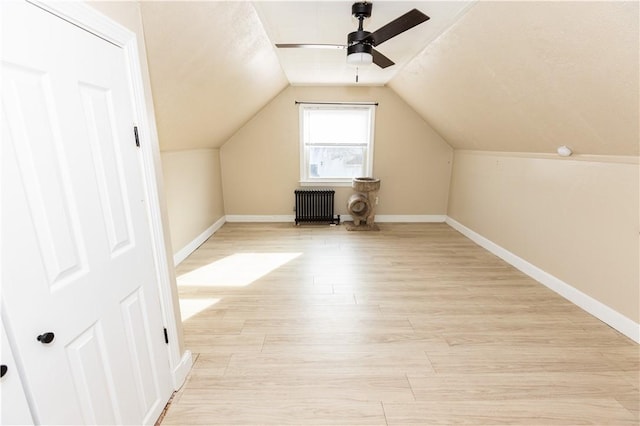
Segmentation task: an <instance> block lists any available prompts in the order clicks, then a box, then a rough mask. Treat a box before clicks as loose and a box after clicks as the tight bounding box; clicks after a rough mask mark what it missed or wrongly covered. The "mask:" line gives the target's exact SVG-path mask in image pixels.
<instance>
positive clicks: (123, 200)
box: [80, 84, 134, 256]
mask: <svg viewBox="0 0 640 426" xmlns="http://www.w3.org/2000/svg"><path fill="white" fill-rule="evenodd" d="M80 96H81V98H82V105H83V110H84V117H85V119H86V126H87V130H88V133H89V145H90V146H91V154H92V156H93V162H94V166H95V171H96V181H97V184H98V191H99V195H100V202H101V206H102V213H103V215H104V223H105V225H106V230H107V236H108V240H109V247H110V251H111V255H112V256H116V255H118V253H122V252H124V251H126V250H127V248H130V247H132V246H133V244H134V243H133V241H132V240H131V234H132V233H131V210H130V208H129V205H128V204H127V197H126V194H127V188H126V186H125V185H124V176H123V166H122V156H121V153H120V152H116V148H117V145H114V144H113V143H111V141H112V140H113V139H114V138H115V135H117V127H116V122H115V117H114V114H113V111H114V108H113V98H112V96H111V92H110V91H109V89H108V88H104V87H92V86H89V85H87V84H81V85H80Z"/></svg>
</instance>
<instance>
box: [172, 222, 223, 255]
mask: <svg viewBox="0 0 640 426" xmlns="http://www.w3.org/2000/svg"><path fill="white" fill-rule="evenodd" d="M224 223H225V216H222V217H221V218H220V219H218V220H217V221H216V222H215V223H214V224H213V225H211V226H210V227H208V228H207V229H205V231H204V232H203V233H202V234H200V235H198V236H197V237H196V238H194V239H193V241H191V242H190V243H189V244H187V245H186V246H184V247H182V248H181V249H180V250H179V251H178V252H177V253H175V254H174V255H173V264H174V266H177V265H178V264H179V263H180V262H182V261H183V260H185V259H186V258H187V257H188V256H189V255H190V254H191V253H193V252H194V251H195V250H196V249H197V248H198V247H200V246H201V245H202V243H204V242H205V241H207V239H208V238H209V237H210V236H212V235H213V234H214V233H215V232H216V231H217V230H218V229H220V228H222V225H224Z"/></svg>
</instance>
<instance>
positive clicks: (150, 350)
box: [0, 2, 172, 424]
mask: <svg viewBox="0 0 640 426" xmlns="http://www.w3.org/2000/svg"><path fill="white" fill-rule="evenodd" d="M2 12H3V13H2V52H1V56H2V63H1V66H2V69H1V72H2V87H1V93H0V96H1V100H2V117H1V120H2V121H1V123H0V124H1V125H2V149H1V152H0V157H1V167H2V173H1V179H2V180H1V189H0V191H1V198H2V217H1V221H2V226H1V234H0V235H1V237H0V239H1V248H0V251H1V258H2V264H1V268H2V283H1V285H2V297H3V303H2V305H3V308H4V309H5V312H4V313H3V318H4V319H5V321H6V322H5V327H6V328H7V329H8V334H9V340H10V342H11V344H12V347H13V349H14V352H13V353H14V355H15V357H16V359H17V360H18V362H19V363H20V364H21V366H22V372H23V379H24V383H23V384H24V386H25V389H26V392H27V397H28V399H29V401H30V404H31V411H32V414H33V417H34V420H35V421H36V422H39V423H46V424H80V423H99V424H122V423H128V424H142V423H145V424H149V423H153V422H154V421H155V420H156V418H157V416H158V415H159V414H160V413H161V411H162V409H163V407H164V405H165V403H166V401H167V400H168V398H169V396H170V393H171V390H172V385H171V379H170V375H169V373H170V371H169V360H168V351H167V347H166V344H165V342H164V336H163V326H162V319H161V318H162V317H161V311H160V302H159V295H158V291H159V290H158V288H157V285H156V275H155V269H154V258H153V254H152V245H151V234H150V232H151V231H150V226H149V220H148V210H147V208H146V206H145V191H144V186H143V177H142V170H141V158H140V155H141V154H140V152H139V148H137V147H136V144H135V139H134V133H133V126H134V122H133V100H132V99H133V98H132V94H131V84H130V83H131V81H130V75H129V69H130V68H129V66H128V63H127V58H126V56H125V54H124V51H123V49H122V48H120V47H117V46H115V45H113V44H111V43H109V42H107V41H105V40H103V39H101V38H99V37H97V36H95V35H93V34H91V33H89V32H87V31H85V30H83V29H80V28H79V27H77V26H75V25H72V24H70V23H68V22H66V21H64V20H62V19H60V18H58V17H56V16H54V15H52V14H50V13H48V12H46V11H43V10H41V9H40V8H38V7H36V6H33V5H31V4H27V3H23V2H3V4H2ZM7 322H8V323H7ZM45 333H53V335H54V336H53V340H52V341H51V342H50V343H46V341H47V340H48V338H47V335H46V334H45ZM38 336H41V337H40V341H39V340H38ZM49 337H50V335H49Z"/></svg>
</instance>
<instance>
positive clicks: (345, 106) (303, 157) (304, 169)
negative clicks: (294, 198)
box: [299, 102, 377, 186]
mask: <svg viewBox="0 0 640 426" xmlns="http://www.w3.org/2000/svg"><path fill="white" fill-rule="evenodd" d="M376 105H377V104H376V103H373V102H366V103H355V102H354V103H308V102H301V103H300V104H299V127H300V182H299V183H300V185H301V186H327V184H331V185H332V186H351V182H352V180H353V178H351V177H348V178H315V177H311V176H309V147H310V146H320V145H322V144H307V143H306V141H305V124H304V116H305V111H306V110H309V109H326V110H332V111H335V110H354V109H364V110H367V111H368V112H369V143H368V144H367V145H366V149H365V151H366V152H365V156H364V157H365V165H364V174H363V177H373V147H374V139H375V138H374V129H375V118H376ZM330 146H332V147H335V146H363V145H362V144H355V143H354V144H350V143H343V144H330Z"/></svg>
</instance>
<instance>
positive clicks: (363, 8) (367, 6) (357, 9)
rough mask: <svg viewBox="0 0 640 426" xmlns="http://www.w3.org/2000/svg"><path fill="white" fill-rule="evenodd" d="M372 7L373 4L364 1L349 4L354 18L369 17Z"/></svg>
mask: <svg viewBox="0 0 640 426" xmlns="http://www.w3.org/2000/svg"><path fill="white" fill-rule="evenodd" d="M372 9H373V4H371V3H367V2H366V1H365V2H358V3H354V4H353V6H351V14H352V15H353V16H355V17H356V18H358V19H360V17H363V18H369V17H371V10H372Z"/></svg>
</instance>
